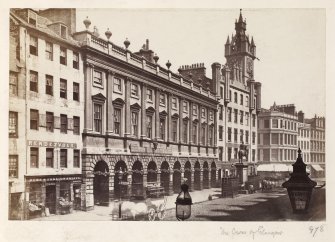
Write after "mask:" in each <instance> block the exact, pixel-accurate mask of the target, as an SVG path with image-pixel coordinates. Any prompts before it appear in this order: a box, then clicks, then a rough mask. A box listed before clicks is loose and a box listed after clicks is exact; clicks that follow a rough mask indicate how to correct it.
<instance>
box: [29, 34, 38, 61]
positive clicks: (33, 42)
mask: <svg viewBox="0 0 335 242" xmlns="http://www.w3.org/2000/svg"><path fill="white" fill-rule="evenodd" d="M29 51H30V54H31V55H36V56H37V55H38V39H37V38H36V37H34V36H31V35H30V44H29Z"/></svg>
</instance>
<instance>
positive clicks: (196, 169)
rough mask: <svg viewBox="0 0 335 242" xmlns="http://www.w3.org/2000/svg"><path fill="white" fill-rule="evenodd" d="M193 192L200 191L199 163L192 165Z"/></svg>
mask: <svg viewBox="0 0 335 242" xmlns="http://www.w3.org/2000/svg"><path fill="white" fill-rule="evenodd" d="M194 190H200V163H199V161H197V162H195V164H194Z"/></svg>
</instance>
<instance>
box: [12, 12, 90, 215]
mask: <svg viewBox="0 0 335 242" xmlns="http://www.w3.org/2000/svg"><path fill="white" fill-rule="evenodd" d="M64 16H67V17H68V18H63V17H64ZM69 23H72V24H75V12H74V10H72V9H67V10H61V11H55V12H53V11H49V10H45V11H39V12H36V11H34V10H32V9H12V10H11V11H10V35H11V39H10V40H11V42H10V45H11V50H10V63H11V65H10V98H9V177H10V178H9V182H10V191H9V192H10V202H9V206H10V209H9V211H10V214H9V217H10V218H11V219H22V218H23V217H26V218H27V217H31V216H33V215H34V213H38V212H39V211H40V210H41V209H42V208H43V207H48V208H49V212H50V213H60V212H61V206H60V203H59V201H60V200H63V201H65V203H69V202H70V201H72V207H73V208H80V206H81V205H80V198H79V197H80V189H81V170H82V167H81V159H80V156H81V150H82V138H81V128H82V127H83V121H84V120H83V114H84V109H83V108H84V105H83V104H84V98H83V93H84V83H83V81H84V75H83V64H82V61H81V54H80V49H79V45H78V44H77V42H76V41H74V40H73V39H72V37H71V34H72V33H73V29H70V28H69V26H70V24H69ZM75 198H79V199H75Z"/></svg>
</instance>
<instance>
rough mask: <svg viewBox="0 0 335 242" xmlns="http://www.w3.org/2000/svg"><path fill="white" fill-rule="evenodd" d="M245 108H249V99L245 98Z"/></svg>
mask: <svg viewBox="0 0 335 242" xmlns="http://www.w3.org/2000/svg"><path fill="white" fill-rule="evenodd" d="M245 106H246V107H249V97H248V96H245Z"/></svg>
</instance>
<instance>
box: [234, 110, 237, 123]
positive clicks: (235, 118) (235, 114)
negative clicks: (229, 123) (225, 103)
mask: <svg viewBox="0 0 335 242" xmlns="http://www.w3.org/2000/svg"><path fill="white" fill-rule="evenodd" d="M234 123H236V124H237V109H234Z"/></svg>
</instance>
